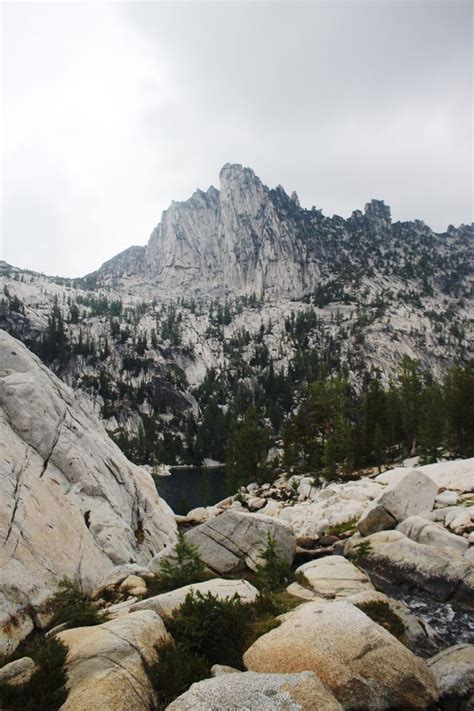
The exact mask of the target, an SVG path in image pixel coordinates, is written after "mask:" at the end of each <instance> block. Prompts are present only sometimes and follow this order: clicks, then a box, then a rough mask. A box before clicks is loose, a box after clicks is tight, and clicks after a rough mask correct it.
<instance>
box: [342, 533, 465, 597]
mask: <svg viewBox="0 0 474 711" xmlns="http://www.w3.org/2000/svg"><path fill="white" fill-rule="evenodd" d="M362 544H364V546H365V548H366V550H365V552H364V551H363V548H362ZM359 546H360V547H359ZM344 554H345V555H348V556H349V557H351V556H353V555H356V556H357V557H359V556H362V561H361V564H362V565H363V567H364V569H366V570H368V571H369V573H371V572H373V573H376V574H377V575H380V576H381V577H382V578H385V579H386V580H390V581H393V582H395V583H401V584H404V585H410V586H415V587H417V588H419V589H420V590H425V591H426V592H428V593H430V594H431V595H433V596H434V597H436V598H438V599H441V600H449V601H450V602H453V603H454V604H458V605H460V606H463V607H466V608H467V609H473V605H474V566H473V565H472V563H471V562H470V561H469V560H468V559H467V558H466V557H465V556H463V555H461V553H459V552H458V551H456V550H454V549H453V548H446V547H444V546H443V547H438V546H433V545H426V544H425V543H416V542H415V541H413V540H411V539H410V538H408V537H407V536H406V535H405V534H404V533H402V532H401V531H379V532H378V533H373V534H372V535H370V536H367V537H365V538H360V536H358V535H356V536H353V538H352V539H349V540H348V542H347V543H346V545H345V548H344Z"/></svg>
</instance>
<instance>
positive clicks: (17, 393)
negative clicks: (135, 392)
mask: <svg viewBox="0 0 474 711" xmlns="http://www.w3.org/2000/svg"><path fill="white" fill-rule="evenodd" d="M0 475H1V476H0V487H1V495H0V537H1V540H2V547H1V549H0V623H1V624H0V629H1V633H0V650H2V651H9V650H11V649H13V648H14V647H15V646H16V644H17V643H18V642H19V641H20V640H21V639H22V638H23V637H24V636H26V634H28V633H29V632H30V631H31V630H32V628H33V626H34V625H35V624H37V625H39V626H41V625H42V623H43V621H44V619H45V618H44V617H43V616H42V612H44V607H45V604H46V602H47V600H48V598H49V597H50V596H51V594H52V593H54V592H55V591H56V589H57V585H58V581H59V580H61V578H64V577H67V578H69V579H71V580H75V581H76V582H77V583H78V584H79V585H81V586H82V587H83V588H84V589H85V590H86V591H91V590H92V589H93V588H94V587H95V586H96V585H97V584H98V582H99V581H100V580H101V579H102V578H103V577H104V576H105V575H107V573H108V572H110V571H112V569H113V567H114V566H115V565H120V564H125V563H138V564H141V565H145V564H147V563H148V562H149V561H150V560H151V558H152V557H153V556H154V555H155V554H156V553H157V552H158V551H159V550H161V549H162V548H163V547H164V546H165V545H166V544H169V543H171V542H173V541H174V540H175V537H176V524H175V521H174V517H173V514H172V511H171V509H170V508H169V507H168V505H167V504H166V503H165V502H164V501H162V500H161V499H160V498H159V496H158V495H157V493H156V489H155V486H154V484H153V481H152V479H151V476H150V475H149V474H148V473H147V472H146V471H145V470H143V469H141V468H139V467H137V466H135V465H133V464H131V463H130V462H129V461H128V460H127V459H126V457H125V456H124V455H123V454H122V452H121V451H120V450H119V449H118V447H117V446H116V445H115V444H114V443H113V442H112V441H111V440H110V439H109V437H108V436H107V434H106V432H105V430H104V429H103V426H102V425H101V424H100V422H99V421H98V420H97V419H96V418H95V417H94V416H93V415H92V414H91V412H90V411H89V410H88V408H87V407H86V405H85V404H83V403H82V402H81V401H80V400H79V399H78V398H77V396H76V395H74V393H73V392H72V391H71V390H70V389H69V388H68V387H67V386H66V385H64V383H62V382H61V381H60V380H59V379H58V378H56V377H55V376H54V375H53V374H52V373H51V372H50V371H49V370H48V369H47V368H46V367H45V366H43V365H42V364H41V363H40V361H39V360H38V359H37V358H36V357H35V356H34V355H32V354H31V353H30V352H29V351H28V350H27V348H25V346H23V345H22V344H21V343H19V342H18V341H16V340H15V339H14V338H13V337H12V336H10V335H8V334H7V333H5V332H4V331H0Z"/></svg>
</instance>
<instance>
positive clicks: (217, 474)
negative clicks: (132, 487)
mask: <svg viewBox="0 0 474 711" xmlns="http://www.w3.org/2000/svg"><path fill="white" fill-rule="evenodd" d="M170 471H171V476H156V477H153V478H154V481H155V485H156V488H157V490H158V493H159V495H160V496H161V497H162V498H163V499H164V500H165V501H166V502H167V503H168V504H169V505H170V506H171V508H172V509H173V511H174V512H175V513H177V514H182V515H185V514H187V513H188V511H190V510H191V509H195V508H197V507H198V506H211V505H212V504H216V503H217V502H218V501H221V500H222V499H224V498H225V497H226V496H227V487H226V478H225V467H210V468H204V467H185V468H181V467H170Z"/></svg>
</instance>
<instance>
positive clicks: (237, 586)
mask: <svg viewBox="0 0 474 711" xmlns="http://www.w3.org/2000/svg"><path fill="white" fill-rule="evenodd" d="M190 592H195V593H197V592H199V593H201V595H207V594H208V593H211V594H212V595H214V597H216V598H217V599H218V600H227V599H228V598H231V597H233V596H234V595H238V596H239V597H240V599H241V601H242V602H244V603H246V602H248V603H250V602H254V600H255V599H256V598H257V596H258V590H257V588H254V586H253V585H250V583H249V582H247V580H224V579H222V578H214V580H206V581H205V582H204V583H194V584H193V585H185V586H184V587H182V588H177V589H176V590H171V592H167V593H162V594H161V595H155V596H154V597H149V598H147V599H146V600H142V601H141V602H136V603H135V604H134V605H132V606H131V607H130V611H131V612H135V611H137V610H154V611H155V612H157V613H158V614H159V615H161V616H162V617H166V616H169V615H171V614H172V613H173V612H174V610H176V609H177V608H178V607H179V606H180V605H182V604H183V602H184V601H185V599H186V596H187V595H188V594H189V593H190Z"/></svg>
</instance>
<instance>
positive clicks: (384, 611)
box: [357, 600, 405, 639]
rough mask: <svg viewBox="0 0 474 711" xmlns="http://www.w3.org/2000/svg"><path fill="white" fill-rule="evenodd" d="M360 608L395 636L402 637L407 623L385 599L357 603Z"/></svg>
mask: <svg viewBox="0 0 474 711" xmlns="http://www.w3.org/2000/svg"><path fill="white" fill-rule="evenodd" d="M357 607H358V608H359V610H362V612H364V613H365V614H366V615H367V617H370V619H371V620H373V621H374V622H376V623H377V624H378V625H380V626H381V627H384V628H385V629H386V630H388V632H390V634H393V636H394V637H396V638H397V639H400V637H402V636H403V634H404V632H405V625H404V623H403V622H402V620H401V619H400V618H399V617H398V615H396V614H395V613H394V612H393V610H391V608H390V605H389V604H388V602H385V601H383V600H372V601H370V602H361V603H359V604H358V605H357Z"/></svg>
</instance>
